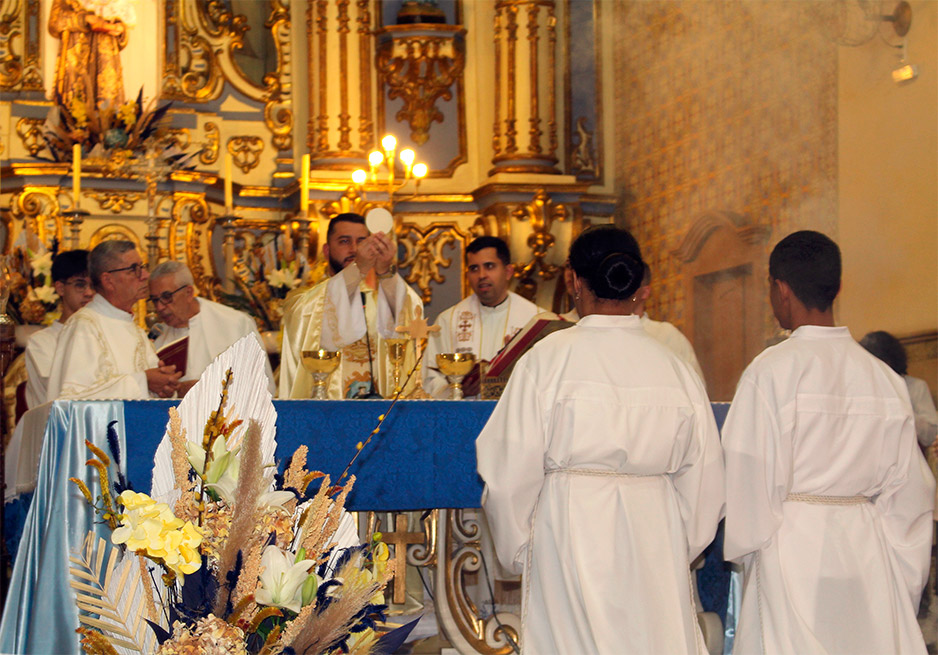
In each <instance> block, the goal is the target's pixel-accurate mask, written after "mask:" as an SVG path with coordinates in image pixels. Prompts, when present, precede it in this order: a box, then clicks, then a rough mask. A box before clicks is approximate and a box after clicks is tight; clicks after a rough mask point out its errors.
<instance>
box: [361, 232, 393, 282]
mask: <svg viewBox="0 0 938 655" xmlns="http://www.w3.org/2000/svg"><path fill="white" fill-rule="evenodd" d="M393 261H394V244H393V243H392V242H391V239H390V237H388V235H386V234H385V233H384V232H375V233H374V234H372V235H371V236H369V237H368V238H367V239H365V240H364V241H362V242H361V243H360V244H359V246H358V251H357V252H356V254H355V263H356V264H358V270H360V271H361V274H362V275H363V276H364V275H367V274H368V271H370V270H371V269H375V272H376V273H377V274H378V275H384V274H385V273H387V272H388V270H390V268H391V262H393Z"/></svg>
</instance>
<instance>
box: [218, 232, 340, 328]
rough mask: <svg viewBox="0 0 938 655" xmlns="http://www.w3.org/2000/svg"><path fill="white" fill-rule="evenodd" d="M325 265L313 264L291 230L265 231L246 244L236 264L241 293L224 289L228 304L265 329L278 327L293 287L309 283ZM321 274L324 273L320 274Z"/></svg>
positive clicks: (223, 297) (223, 299) (237, 282)
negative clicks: (246, 314)
mask: <svg viewBox="0 0 938 655" xmlns="http://www.w3.org/2000/svg"><path fill="white" fill-rule="evenodd" d="M317 271H319V272H324V271H323V268H322V267H316V266H314V267H310V265H309V263H308V262H307V261H306V258H305V257H303V256H302V255H301V254H300V253H299V252H298V251H297V250H295V249H294V247H293V241H292V239H290V238H289V234H288V233H285V234H283V235H279V234H277V235H270V234H265V235H264V236H263V237H261V238H260V239H258V240H257V241H256V242H255V243H254V244H253V246H252V247H250V248H246V249H245V250H244V252H243V253H242V254H241V256H240V257H238V259H237V261H236V262H235V266H234V274H235V276H234V283H235V286H236V287H237V290H238V293H233V294H232V293H220V296H221V299H222V301H223V302H224V303H225V304H228V305H231V306H232V307H235V308H236V309H240V310H242V311H245V312H247V313H248V314H250V315H251V316H253V317H254V319H255V321H257V324H258V328H259V329H261V330H277V329H278V328H279V327H280V320H281V319H282V318H283V302H284V299H285V298H286V297H287V294H289V293H290V292H291V291H293V290H295V289H298V288H301V287H302V286H305V285H307V284H309V283H311V281H312V280H313V279H317V280H318V279H319V278H318V277H316V276H315V273H316V272H317ZM319 277H322V275H320V276H319Z"/></svg>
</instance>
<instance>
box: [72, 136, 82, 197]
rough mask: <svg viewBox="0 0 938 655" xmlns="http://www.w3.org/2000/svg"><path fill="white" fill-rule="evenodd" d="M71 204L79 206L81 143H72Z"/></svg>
mask: <svg viewBox="0 0 938 655" xmlns="http://www.w3.org/2000/svg"><path fill="white" fill-rule="evenodd" d="M72 204H73V205H74V206H75V209H80V208H81V144H80V143H75V144H73V145H72Z"/></svg>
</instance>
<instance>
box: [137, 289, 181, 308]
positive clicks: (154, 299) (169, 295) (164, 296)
mask: <svg viewBox="0 0 938 655" xmlns="http://www.w3.org/2000/svg"><path fill="white" fill-rule="evenodd" d="M188 286H189V285H188V284H184V285H182V286H181V287H179V288H178V289H176V290H175V291H164V292H163V293H161V294H160V295H158V296H150V297H149V298H147V300H149V301H150V302H151V303H153V306H154V307H158V306H159V305H160V303H162V304H164V305H168V304H169V303H171V302H172V301H173V296H174V295H176V294H177V293H179V292H180V291H182V290H183V289H185V288H186V287H188Z"/></svg>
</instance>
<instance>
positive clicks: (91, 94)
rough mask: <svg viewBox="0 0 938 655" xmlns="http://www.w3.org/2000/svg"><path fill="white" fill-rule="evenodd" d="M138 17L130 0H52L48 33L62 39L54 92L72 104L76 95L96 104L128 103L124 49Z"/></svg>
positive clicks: (91, 103) (62, 99) (65, 103)
mask: <svg viewBox="0 0 938 655" xmlns="http://www.w3.org/2000/svg"><path fill="white" fill-rule="evenodd" d="M134 21H135V13H134V10H133V6H132V4H131V1H130V0H53V1H52V9H51V11H50V13H49V33H50V34H51V35H52V36H54V37H56V38H58V39H60V40H61V42H62V44H61V47H60V49H59V57H58V62H57V64H56V71H55V90H56V93H57V95H58V96H60V97H61V102H62V104H64V105H65V106H69V105H70V103H71V101H72V99H73V98H75V97H78V98H79V99H81V100H83V101H84V102H85V103H86V104H88V105H91V106H94V107H97V106H99V105H101V104H102V103H106V104H107V105H108V106H110V107H117V106H119V105H120V104H122V103H123V102H124V82H123V73H122V71H121V62H120V51H121V50H122V49H123V48H124V46H126V45H127V26H128V25H132V24H133V22H134Z"/></svg>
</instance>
